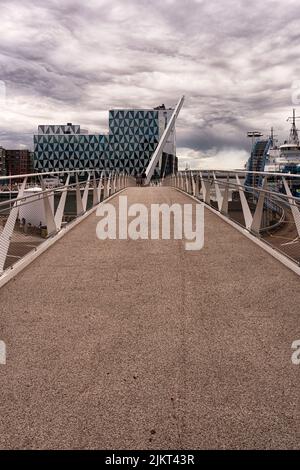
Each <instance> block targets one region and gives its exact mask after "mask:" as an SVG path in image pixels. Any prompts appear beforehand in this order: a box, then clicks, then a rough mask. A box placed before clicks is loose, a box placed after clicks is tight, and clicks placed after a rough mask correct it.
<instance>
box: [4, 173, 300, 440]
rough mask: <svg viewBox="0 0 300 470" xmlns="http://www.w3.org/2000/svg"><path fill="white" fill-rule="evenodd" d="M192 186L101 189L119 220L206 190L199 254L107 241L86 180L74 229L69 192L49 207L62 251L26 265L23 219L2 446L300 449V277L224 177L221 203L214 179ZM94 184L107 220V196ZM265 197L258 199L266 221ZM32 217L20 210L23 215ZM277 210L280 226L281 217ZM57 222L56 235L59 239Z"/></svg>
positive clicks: (10, 299)
mask: <svg viewBox="0 0 300 470" xmlns="http://www.w3.org/2000/svg"><path fill="white" fill-rule="evenodd" d="M215 176H216V177H217V176H218V175H215ZM185 178H186V179H185V180H184V179H183V176H182V175H180V176H178V177H177V179H175V180H174V179H173V180H172V181H168V180H166V181H165V182H164V183H163V184H164V185H162V186H155V187H151V186H150V187H139V188H138V187H134V186H129V185H130V184H132V185H133V184H134V182H133V180H132V181H131V180H130V179H128V180H127V181H126V182H125V179H124V181H123V182H121V183H120V181H119V182H118V181H116V180H114V183H112V181H113V180H110V183H107V185H106V186H105V185H104V186H102V183H101V184H100V183H99V184H100V186H98V188H99V189H100V191H101V190H102V187H104V192H106V193H105V197H110V201H109V202H110V203H111V204H113V205H115V206H117V204H118V194H119V191H122V195H126V196H127V197H128V203H129V204H132V203H135V202H139V203H143V204H145V205H146V206H148V207H149V206H150V204H153V203H158V204H161V203H167V204H173V203H179V204H188V203H192V204H193V205H195V204H198V203H199V202H197V200H196V198H197V197H198V196H199V194H198V193H199V188H202V192H201V194H202V196H203V197H202V200H203V201H204V202H206V204H205V205H206V208H205V242H204V247H203V248H202V249H201V250H198V251H187V250H185V241H184V240H172V239H171V240H136V241H135V240H130V239H128V240H102V241H100V240H99V239H98V238H97V237H96V225H97V223H98V221H99V218H97V216H96V214H95V211H94V209H93V208H90V209H88V210H87V211H86V212H85V211H84V212H85V213H84V215H80V214H81V212H82V209H83V206H82V207H79V206H80V201H81V202H82V201H83V205H85V204H86V201H87V200H88V190H87V191H86V190H85V187H80V184H79V182H78V181H77V183H76V182H75V183H74V185H75V186H74V188H75V189H74V194H75V196H74V201H75V200H76V197H77V211H78V212H77V217H76V218H75V219H73V220H70V221H69V224H66V226H64V225H63V220H64V218H63V216H62V213H63V211H62V212H58V209H59V207H60V208H61V207H62V204H61V205H60V206H59V204H60V202H61V200H62V198H63V197H64V194H66V192H64V191H63V190H60V200H59V202H58V203H57V204H55V205H56V206H57V207H56V213H55V216H54V211H53V210H52V211H51V210H49V206H47V203H46V206H45V211H46V212H47V214H46V216H47V217H48V219H47V221H48V224H49V225H47V227H48V238H46V239H43V241H42V242H40V240H38V242H36V243H35V244H34V247H33V248H32V246H31V248H30V251H28V252H26V253H25V255H24V257H23V252H22V254H20V246H19V245H17V243H18V242H19V243H21V242H22V241H23V239H24V238H26V237H31V239H38V235H37V234H36V233H33V232H32V233H31V232H30V229H31V227H29V228H28V231H27V233H24V232H22V227H21V228H20V227H18V228H17V229H16V225H17V224H18V223H21V221H19V222H18V216H17V214H16V213H15V214H14V217H15V219H16V220H15V224H16V225H14V228H13V230H14V233H12V231H11V233H10V239H9V240H10V247H9V248H8V249H7V250H6V261H5V263H3V274H2V278H4V277H5V276H8V277H7V279H10V280H9V282H5V283H4V282H3V286H2V287H1V289H0V298H1V306H0V308H1V314H0V332H1V333H0V339H1V340H4V341H5V344H6V348H7V360H6V365H0V377H1V412H0V447H1V448H26V449H29V448H42V449H44V448H75V449H83V448H88V449H94V448H102V449H207V448H220V449H224V448H226V449H228V448H233V449H234V448H242V449H243V448H299V430H300V411H299V367H297V366H295V365H293V364H292V362H291V354H292V350H291V344H292V342H293V341H294V340H295V339H297V337H299V295H298V291H299V277H298V275H297V274H296V271H295V269H294V270H292V269H289V266H288V265H285V264H284V263H283V262H280V261H282V260H279V259H276V257H274V256H271V254H270V252H268V250H269V251H270V250H274V247H273V248H272V247H271V246H270V243H269V241H268V240H266V241H264V240H262V239H261V237H260V238H259V237H258V236H257V237H256V242H255V240H254V238H255V237H254V231H253V230H247V228H246V227H243V226H242V223H240V219H239V217H240V216H241V214H242V215H243V214H244V212H243V211H242V210H241V214H240V213H239V210H238V209H235V208H234V207H233V205H234V197H233V198H230V191H229V197H228V192H227V195H226V190H225V192H224V191H223V190H222V188H220V185H221V181H224V178H223V179H222V180H221V179H219V186H218V182H217V181H218V180H217V179H215V180H214V181H215V183H216V182H217V183H216V186H215V189H216V188H218V187H219V188H220V192H218V190H217V189H216V190H215V192H213V190H211V191H210V194H208V191H209V186H208V181H209V179H208V178H207V179H206V180H205V175H204V174H202V175H201V178H202V181H201V178H200V176H199V179H198V180H197V178H196V177H195V178H194V177H193V175H186V176H185ZM191 178H192V179H191ZM226 178H227V176H226ZM226 178H225V180H226ZM91 181H92V179H91V180H89V186H87V187H91V191H92V193H93V196H94V200H93V202H92V203H91V204H92V205H93V203H94V207H95V206H97V204H99V201H100V200H101V199H102V198H101V194H99V192H97V185H96V182H95V184H92V183H91ZM198 182H199V185H200V186H198V189H197V185H198ZM201 183H202V186H201ZM239 183H240V184H242V183H241V181H240V182H239ZM67 184H70V183H69V181H68V182H67ZM113 184H115V186H114V191H112V192H116V194H114V195H112V194H109V188H111V187H112V186H113ZM195 184H196V186H195ZM236 184H238V183H236ZM172 186H176V187H172ZM24 188H25V186H24V187H23V190H24ZM178 188H179V189H178ZM69 189H70V188H69ZM43 190H44V194H45V191H46V192H47V191H48V193H47V194H48V195H49V194H51V191H52V192H53V190H51V189H48V190H47V189H45V188H43ZM238 190H240V191H241V186H240V185H239V186H238ZM265 191H266V188H265ZM189 192H190V193H192V195H193V197H191V196H190V195H189V194H188V193H189ZM82 193H83V195H82ZM239 194H240V196H241V200H242V202H243V204H244V208H245V207H246V206H245V200H244V199H243V196H242V194H241V192H240V193H239ZM214 195H215V196H216V198H214ZM98 196H99V198H98V199H97V197H98ZM218 196H221V197H222V199H223V211H221V210H220V213H217V212H218V204H217V203H218ZM252 196H253V193H252ZM28 197H31V198H32V197H33V196H32V195H31V194H30V196H28ZM34 197H36V196H34ZM68 197H69V196H68ZM226 197H228V200H227V202H228V201H229V210H227V216H228V213H230V210H231V209H230V205H232V207H233V209H232V210H233V211H234V214H235V216H236V221H234V220H233V218H230V220H229V217H226V200H225V199H226ZM289 197H290V199H289V200H288V201H289V202H290V204H291V205H293V203H292V199H293V196H291V195H289ZM22 198H24V193H22V194H21V195H20V194H19V200H21V199H22ZM230 199H231V200H230ZM254 199H255V198H254V197H252V200H251V201H250V199H249V198H248V199H247V200H248V204H249V207H250V215H252V222H253V220H254V222H257V213H256V218H255V217H254V215H255V214H253V207H252V206H251V204H253V201H254ZM258 199H259V197H258V198H256V204H258ZM43 200H44V201H45V200H47V199H46V198H45V197H44V199H43ZM224 201H225V202H224ZM261 201H262V199H260V202H261ZM31 202H32V200H31ZM64 202H66V201H64ZM208 202H211V204H210V205H209V204H208ZM6 204H7V202H6ZM18 204H21V202H20V201H19V202H18V197H17V200H16V202H14V205H11V206H10V212H9V214H10V215H11V214H12V213H13V211H14V210H15V212H16V211H17V210H18V209H19V208H18ZM261 204H262V205H263V207H265V206H264V201H263V202H261ZM221 206H222V204H221ZM85 209H87V206H86V205H85ZM220 209H222V207H220ZM227 209H228V207H227ZM273 209H274V208H273ZM74 211H75V212H76V204H75V206H74ZM266 211H269V213H270V211H271V212H272V210H271V209H270V207H269V206H268V207H267V208H266ZM221 212H222V213H221ZM273 212H274V214H273V213H272V214H271V215H272V217H273V218H274V224H275V223H278V221H279V220H280V215H279V214H278V217H277V218H276V216H275V212H276V211H275V209H274V210H273ZM51 214H52V216H53V217H52V219H51ZM57 214H60V215H59V216H58V215H57ZM224 214H225V215H224ZM247 214H248V216H249V212H248V213H247ZM10 215H8V219H9V217H10ZM289 216H290V213H289ZM47 217H46V218H47ZM264 217H266V216H264ZM270 217H271V216H270ZM270 217H269V219H268V221H269V222H270ZM226 218H228V220H229V222H230V223H227V220H226ZM275 219H276V220H275ZM49 220H52V221H53V220H54V221H55V223H56V226H54V225H53V227H52V228H53V230H52V234H51V229H49V227H50V223H49ZM288 220H289V221H290V220H291V219H288ZM79 222H80V223H79ZM247 222H249V219H248V220H247ZM10 223H11V224H12V217H11V220H10ZM25 223H26V222H25ZM260 223H261V220H260ZM290 225H291V224H289V227H290ZM58 226H60V227H59V228H60V230H58ZM68 226H69V229H68ZM7 227H8V226H7V222H6V225H5V226H4V229H3V231H2V234H1V235H2V238H3V240H4V241H5V240H6V238H5V237H4V236H3V233H4V231H5V230H6V231H7V230H8V228H7ZM237 228H238V229H237ZM252 228H253V227H252ZM23 229H24V227H23ZM286 230H287V229H286V228H285V232H284V233H285V234H286ZM16 231H17V233H15V232H16ZM29 232H30V233H29ZM62 232H63V233H62ZM271 232H272V231H269V232H268V233H269V234H270V233H271ZM274 233H275V234H276V233H277V234H278V233H279V235H278V236H279V237H280V236H281V235H280V233H281V232H280V231H279V232H278V231H275V232H274ZM271 234H272V233H271ZM4 235H5V233H4ZM273 235H274V234H273ZM268 236H269V235H268ZM14 237H15V238H14ZM18 237H19V238H18ZM22 237H23V238H22ZM262 237H264V235H262ZM276 240H278V239H276ZM14 243H15V245H13V244H14ZM32 243H33V242H31V243H28V245H31V244H32ZM45 244H46V245H47V246H45ZM262 244H265V246H266V247H267V249H264V247H263V246H262ZM43 245H44V246H45V248H42V247H43ZM46 248H47V249H46ZM293 249H295V248H293ZM10 250H11V251H10ZM21 251H22V250H21ZM274 251H276V256H277V255H278V256H279V257H280V256H283V255H282V253H280V252H279V250H274ZM2 252H3V251H2ZM14 253H18V254H15V255H14ZM37 254H38V255H39V256H37ZM9 256H11V257H10V258H9ZM13 256H15V258H13ZM29 257H31V258H32V259H31V260H30V261H31V262H29ZM25 259H27V261H26V262H24V260H25ZM286 259H288V262H291V263H295V260H292V261H291V260H290V258H289V257H288V256H286ZM22 263H23V265H22ZM18 266H19V267H18ZM24 266H26V268H25V269H23V267H24ZM296 267H297V266H296Z"/></svg>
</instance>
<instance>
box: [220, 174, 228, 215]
mask: <svg viewBox="0 0 300 470" xmlns="http://www.w3.org/2000/svg"><path fill="white" fill-rule="evenodd" d="M228 197H229V176H227V184H226V185H225V189H224V193H223V198H222V206H221V213H222V214H224V215H228Z"/></svg>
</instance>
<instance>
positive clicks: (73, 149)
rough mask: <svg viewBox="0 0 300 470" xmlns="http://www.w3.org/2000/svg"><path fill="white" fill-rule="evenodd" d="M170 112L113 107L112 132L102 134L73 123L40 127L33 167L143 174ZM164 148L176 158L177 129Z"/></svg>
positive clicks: (46, 169)
mask: <svg viewBox="0 0 300 470" xmlns="http://www.w3.org/2000/svg"><path fill="white" fill-rule="evenodd" d="M171 115H172V110H171V109H169V110H165V109H159V110H155V109H146V110H137V109H128V110H124V109H116V110H111V111H109V133H108V134H103V135H100V134H88V133H87V131H83V130H82V129H80V126H79V125H73V124H71V123H69V124H67V125H66V126H61V125H57V126H56V125H49V126H46V125H45V126H39V127H38V134H36V135H35V136H34V168H35V170H36V171H39V172H41V171H60V170H73V169H74V170H85V169H94V170H96V171H99V172H100V171H102V170H118V171H124V172H126V173H128V174H131V175H137V174H141V173H143V171H144V170H145V169H146V167H147V165H148V163H149V161H150V159H151V156H152V154H153V152H154V150H155V149H156V146H157V144H158V142H159V139H160V137H161V135H162V134H163V132H164V129H165V126H166V124H167V121H168V119H169V118H170V116H171ZM165 150H166V152H167V153H166V154H164V159H173V160H174V161H175V131H173V132H172V133H171V135H170V138H169V141H168V143H167V144H166V147H165ZM162 161H163V159H162ZM162 161H161V162H160V164H159V165H158V168H157V173H158V174H159V173H160V169H161V165H162ZM169 166H170V164H169ZM169 166H167V167H168V168H169Z"/></svg>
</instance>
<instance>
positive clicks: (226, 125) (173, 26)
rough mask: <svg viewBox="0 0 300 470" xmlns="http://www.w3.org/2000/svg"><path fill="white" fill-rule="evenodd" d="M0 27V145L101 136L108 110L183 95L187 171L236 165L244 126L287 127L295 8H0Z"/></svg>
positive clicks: (191, 2)
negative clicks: (40, 135)
mask: <svg viewBox="0 0 300 470" xmlns="http://www.w3.org/2000/svg"><path fill="white" fill-rule="evenodd" d="M1 28H2V35H1V42H0V80H2V87H0V91H1V90H2V97H1V96H0V105H1V110H2V111H1V115H0V116H1V117H0V139H1V140H0V145H6V146H11V147H12V146H15V145H21V144H26V145H27V144H28V143H30V142H31V134H32V133H33V132H34V131H35V129H36V127H37V125H38V124H39V123H50V122H52V123H63V122H67V121H73V122H78V123H80V124H82V126H83V127H88V128H89V129H90V131H98V132H101V131H105V130H107V126H108V122H107V120H108V113H107V110H108V109H109V108H113V107H122V106H124V107H129V106H136V107H148V106H149V107H153V106H155V105H157V104H160V103H162V102H163V103H165V104H166V105H168V106H169V105H174V104H175V103H176V101H177V99H178V98H179V96H180V95H182V94H185V95H186V102H185V106H184V108H183V110H182V112H181V115H180V119H179V121H178V124H177V129H178V132H177V134H178V138H177V146H178V148H179V150H178V153H179V155H182V156H183V160H184V161H186V162H188V163H191V164H192V165H196V166H199V165H201V162H202V163H203V164H210V163H208V162H211V161H212V160H213V162H214V164H215V165H217V166H219V165H220V166H222V165H224V159H225V160H226V158H227V160H228V161H229V160H230V159H231V160H232V162H233V164H234V165H236V164H237V162H238V161H239V160H240V162H241V164H242V162H243V160H244V159H245V158H246V156H247V154H246V151H248V150H249V142H247V138H246V132H247V130H249V129H253V128H258V129H261V130H263V132H268V129H269V128H270V126H271V125H274V127H275V128H276V129H277V132H278V133H279V134H280V135H282V136H285V134H286V132H287V131H288V129H287V128H286V122H285V118H286V116H287V115H289V113H290V108H291V106H292V102H291V94H292V90H291V86H292V83H293V82H294V81H296V80H300V65H299V64H298V57H299V54H300V42H299V37H300V33H299V31H300V20H299V14H298V4H297V2H296V1H293V0H287V1H285V2H284V3H283V2H281V1H279V0H276V1H272V0H266V1H265V2H261V1H259V0H253V1H252V2H251V4H250V3H249V2H246V1H245V0H240V1H238V0H224V1H222V2H221V1H217V0H210V1H208V0H202V1H201V0H198V1H197V0H165V1H163V2H162V1H161V0H152V1H151V2H149V1H148V0H147V1H146V0H122V1H117V0H110V1H106V0H90V1H89V2H82V1H78V0H72V1H71V0H60V1H58V0H48V1H47V2H43V3H42V2H41V1H40V0H27V1H26V2H24V1H23V2H22V1H21V0H10V1H7V0H1ZM4 85H5V90H6V98H4V95H3V88H4ZM227 163H228V162H227ZM229 163H230V162H229Z"/></svg>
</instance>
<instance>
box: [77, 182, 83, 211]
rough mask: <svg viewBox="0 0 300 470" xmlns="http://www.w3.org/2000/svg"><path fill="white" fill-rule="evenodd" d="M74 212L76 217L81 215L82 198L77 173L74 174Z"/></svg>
mask: <svg viewBox="0 0 300 470" xmlns="http://www.w3.org/2000/svg"><path fill="white" fill-rule="evenodd" d="M76 212H77V216H78V215H81V214H83V205H82V197H81V191H80V184H79V179H78V173H76Z"/></svg>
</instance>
